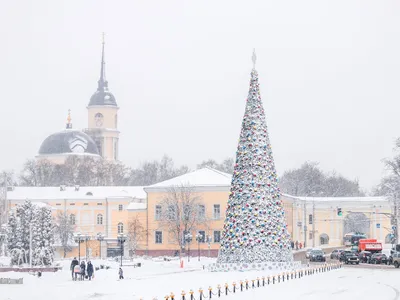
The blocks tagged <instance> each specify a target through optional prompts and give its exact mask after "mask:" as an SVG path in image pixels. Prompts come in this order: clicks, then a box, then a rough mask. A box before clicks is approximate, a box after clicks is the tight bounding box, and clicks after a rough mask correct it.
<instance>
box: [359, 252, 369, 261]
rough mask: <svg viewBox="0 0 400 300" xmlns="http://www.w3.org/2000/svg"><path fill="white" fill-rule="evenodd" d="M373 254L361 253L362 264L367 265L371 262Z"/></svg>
mask: <svg viewBox="0 0 400 300" xmlns="http://www.w3.org/2000/svg"><path fill="white" fill-rule="evenodd" d="M371 256H372V253H371V252H369V251H361V252H360V253H359V254H358V259H359V260H360V262H362V263H367V262H369V260H370V259H371Z"/></svg>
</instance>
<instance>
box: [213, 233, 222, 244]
mask: <svg viewBox="0 0 400 300" xmlns="http://www.w3.org/2000/svg"><path fill="white" fill-rule="evenodd" d="M220 242H221V231H214V243H220Z"/></svg>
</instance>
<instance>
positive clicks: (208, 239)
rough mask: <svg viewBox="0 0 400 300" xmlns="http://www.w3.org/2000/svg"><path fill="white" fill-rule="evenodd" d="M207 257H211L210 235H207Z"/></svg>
mask: <svg viewBox="0 0 400 300" xmlns="http://www.w3.org/2000/svg"><path fill="white" fill-rule="evenodd" d="M207 246H208V257H211V236H210V235H207Z"/></svg>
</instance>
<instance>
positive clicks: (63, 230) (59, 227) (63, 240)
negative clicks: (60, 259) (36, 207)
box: [55, 211, 74, 258]
mask: <svg viewBox="0 0 400 300" xmlns="http://www.w3.org/2000/svg"><path fill="white" fill-rule="evenodd" d="M55 235H56V239H57V240H58V241H59V243H60V244H61V247H62V248H63V250H64V258H65V257H66V256H67V253H68V252H70V251H72V242H73V235H74V226H73V225H72V224H71V218H70V214H68V212H61V211H59V212H58V214H57V218H56V227H55Z"/></svg>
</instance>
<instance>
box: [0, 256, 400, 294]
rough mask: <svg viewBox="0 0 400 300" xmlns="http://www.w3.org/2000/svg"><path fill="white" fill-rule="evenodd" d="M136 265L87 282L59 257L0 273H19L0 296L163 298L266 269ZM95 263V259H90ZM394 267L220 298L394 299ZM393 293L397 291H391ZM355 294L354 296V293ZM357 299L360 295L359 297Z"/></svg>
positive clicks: (396, 285) (347, 272)
mask: <svg viewBox="0 0 400 300" xmlns="http://www.w3.org/2000/svg"><path fill="white" fill-rule="evenodd" d="M136 262H142V264H143V265H142V267H141V268H133V267H127V266H126V267H123V269H124V273H125V274H124V275H125V279H124V280H121V281H119V280H118V279H117V277H118V264H117V263H115V262H108V264H109V265H111V266H112V268H111V269H109V270H99V271H97V272H96V273H95V275H96V276H95V279H94V280H93V281H91V282H89V281H84V282H73V281H72V280H71V274H70V272H69V263H70V262H69V261H65V262H63V263H64V266H65V267H64V270H62V271H61V272H57V273H43V276H42V277H41V278H37V277H34V276H32V275H29V274H24V273H15V272H9V273H0V277H3V278H4V277H6V278H20V277H23V278H24V284H23V285H0V300H26V299H41V300H48V299H51V300H53V299H56V300H75V299H76V300H89V299H98V300H113V299H118V300H125V299H129V300H135V299H140V298H141V297H143V299H144V300H146V299H149V300H152V299H154V297H157V299H160V300H161V299H164V298H163V296H165V295H166V294H169V293H170V292H174V293H175V294H176V295H179V294H180V292H181V291H182V290H185V291H186V292H188V291H189V290H190V289H193V290H195V291H197V290H198V289H199V288H200V287H202V288H203V289H205V290H207V288H208V287H209V286H212V287H214V290H215V287H216V286H217V285H218V284H220V285H222V286H223V285H224V284H225V282H228V283H232V282H233V281H236V282H239V281H240V280H245V279H252V278H256V277H257V276H259V277H261V276H263V275H264V276H265V275H268V273H267V272H255V271H251V272H232V273H210V272H208V271H207V270H203V268H202V267H203V264H208V263H211V262H214V261H213V260H211V259H206V258H202V260H201V261H200V262H198V261H197V259H195V258H193V259H191V262H190V263H189V264H188V263H187V260H185V266H184V268H183V269H181V268H180V267H179V261H170V262H165V261H162V260H158V261H157V260H143V259H139V260H136ZM93 264H94V265H95V266H98V265H99V264H100V261H93ZM398 278H400V271H399V270H398V269H396V270H395V269H394V268H391V269H386V270H379V269H363V268H358V267H353V268H345V269H341V270H335V271H331V272H328V273H322V274H316V275H313V276H311V277H309V278H307V277H305V278H302V279H297V280H293V281H289V282H284V283H280V284H277V285H275V286H268V287H265V288H259V289H256V290H254V291H247V292H243V293H240V294H239V295H238V296H235V295H232V296H229V297H225V298H226V299H266V297H268V298H270V297H273V296H276V297H277V296H279V299H281V300H283V299H290V300H293V299H310V300H312V299H321V297H324V300H327V299H342V300H346V299H350V298H351V299H354V297H355V296H356V295H357V296H361V295H363V299H367V300H368V299H375V298H379V299H385V300H386V299H388V300H391V299H393V300H394V299H399V300H400V298H396V295H397V296H398V290H400V281H399V279H398ZM396 293H397V294H396ZM358 298H359V297H358ZM360 299H361V298H360Z"/></svg>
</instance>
